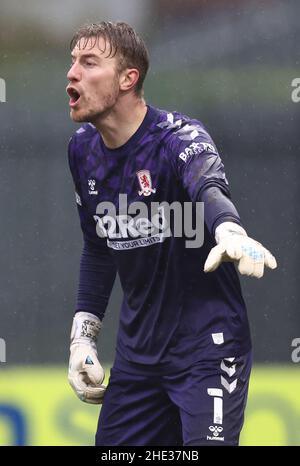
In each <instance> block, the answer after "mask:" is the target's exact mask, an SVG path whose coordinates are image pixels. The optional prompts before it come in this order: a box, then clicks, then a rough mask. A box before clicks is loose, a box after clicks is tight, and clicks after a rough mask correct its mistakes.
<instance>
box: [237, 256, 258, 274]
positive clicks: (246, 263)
mask: <svg viewBox="0 0 300 466" xmlns="http://www.w3.org/2000/svg"><path fill="white" fill-rule="evenodd" d="M238 269H239V272H240V274H242V275H248V276H251V275H252V274H253V271H254V263H253V260H252V259H251V258H250V257H249V256H247V255H244V256H242V257H241V259H240V260H239V262H238Z"/></svg>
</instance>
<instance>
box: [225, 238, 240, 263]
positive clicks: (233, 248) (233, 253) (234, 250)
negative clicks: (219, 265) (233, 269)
mask: <svg viewBox="0 0 300 466" xmlns="http://www.w3.org/2000/svg"><path fill="white" fill-rule="evenodd" d="M226 253H227V255H228V256H229V257H230V259H232V260H239V259H240V258H241V257H242V255H243V251H242V248H241V244H240V242H239V241H232V240H231V241H228V243H227V245H226Z"/></svg>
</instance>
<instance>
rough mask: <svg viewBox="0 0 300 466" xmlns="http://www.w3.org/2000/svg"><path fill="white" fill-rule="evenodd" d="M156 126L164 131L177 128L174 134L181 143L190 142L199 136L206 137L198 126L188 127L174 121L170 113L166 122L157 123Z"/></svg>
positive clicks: (178, 121) (186, 124)
mask: <svg viewBox="0 0 300 466" xmlns="http://www.w3.org/2000/svg"><path fill="white" fill-rule="evenodd" d="M157 126H159V127H160V128H166V129H173V128H178V130H177V131H175V134H176V135H178V137H179V139H181V140H182V141H192V140H193V139H195V138H196V137H197V136H199V134H204V135H206V136H207V132H206V131H205V130H204V129H203V128H202V127H201V126H200V125H189V124H188V123H184V122H183V121H182V120H177V121H174V115H173V114H172V113H168V116H167V121H162V122H161V123H158V125H157Z"/></svg>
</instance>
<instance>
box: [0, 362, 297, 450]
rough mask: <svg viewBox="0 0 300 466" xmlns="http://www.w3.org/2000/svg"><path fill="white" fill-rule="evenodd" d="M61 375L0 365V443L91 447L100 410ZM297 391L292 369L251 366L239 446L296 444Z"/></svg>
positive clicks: (53, 370) (53, 369) (52, 369)
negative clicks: (70, 385) (84, 401)
mask: <svg viewBox="0 0 300 466" xmlns="http://www.w3.org/2000/svg"><path fill="white" fill-rule="evenodd" d="M66 373H67V368H66V367H64V368H62V367H61V366H58V367H53V366H49V367H43V368H41V367H23V368H17V367H15V368H9V367H7V366H3V365H2V366H1V368H0V445H24V444H25V445H93V444H94V436H95V432H96V427H97V421H98V414H99V407H98V406H95V405H88V404H86V403H82V402H80V401H79V400H78V399H77V398H76V397H75V394H74V393H73V392H72V389H71V388H70V387H69V385H68V382H67V375H66ZM106 374H107V375H108V374H109V368H107V369H106ZM106 382H107V379H106ZM299 393H300V374H299V368H298V367H297V366H296V365H295V366H294V367H289V368H288V367H286V368H285V367H280V366H276V367H275V366H272V367H270V366H256V367H255V369H253V372H252V378H251V385H250V393H249V400H248V407H247V411H246V417H245V425H244V429H243V432H242V436H241V445H300V396H299Z"/></svg>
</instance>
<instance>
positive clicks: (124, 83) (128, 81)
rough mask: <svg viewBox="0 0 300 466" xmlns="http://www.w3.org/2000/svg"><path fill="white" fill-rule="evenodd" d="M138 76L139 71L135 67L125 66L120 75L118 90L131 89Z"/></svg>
mask: <svg viewBox="0 0 300 466" xmlns="http://www.w3.org/2000/svg"><path fill="white" fill-rule="evenodd" d="M139 77H140V73H139V71H138V70H137V69H136V68H126V70H124V71H122V73H121V75H120V90H121V91H130V89H133V88H134V86H135V85H136V83H137V82H138V79H139Z"/></svg>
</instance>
